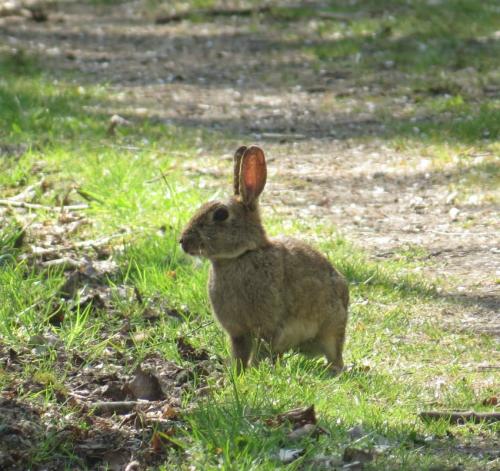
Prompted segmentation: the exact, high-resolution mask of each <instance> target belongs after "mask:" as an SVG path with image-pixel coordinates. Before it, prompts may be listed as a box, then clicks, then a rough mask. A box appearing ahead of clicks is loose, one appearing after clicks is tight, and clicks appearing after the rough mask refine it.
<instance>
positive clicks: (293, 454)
mask: <svg viewBox="0 0 500 471" xmlns="http://www.w3.org/2000/svg"><path fill="white" fill-rule="evenodd" d="M303 453H304V449H303V448H293V449H285V448H281V449H280V451H279V452H278V459H279V460H280V461H281V462H282V463H285V464H287V463H291V462H292V461H295V460H296V459H297V458H299V457H300V456H301V455H302V454H303Z"/></svg>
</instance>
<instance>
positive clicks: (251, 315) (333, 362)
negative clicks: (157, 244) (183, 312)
mask: <svg viewBox="0 0 500 471" xmlns="http://www.w3.org/2000/svg"><path fill="white" fill-rule="evenodd" d="M266 178H267V168H266V160H265V156H264V152H263V151H262V149H260V148H259V147H257V146H250V147H245V146H242V147H240V148H239V149H238V150H237V151H236V153H235V155H234V180H233V182H234V196H232V197H231V198H230V199H229V200H227V201H224V202H222V201H210V202H208V203H205V204H204V205H202V206H201V207H200V208H199V209H198V210H197V211H196V212H195V214H194V215H193V217H192V218H191V220H190V221H189V222H188V223H187V225H186V227H185V228H184V230H183V231H182V234H181V238H180V241H179V242H180V244H181V246H182V249H183V250H184V252H186V253H187V254H189V255H194V256H200V257H204V258H207V259H208V260H209V261H210V262H211V268H210V274H209V281H208V292H209V297H210V301H211V305H212V308H213V311H214V313H215V317H216V318H217V320H218V322H219V323H220V325H221V326H222V328H223V329H224V330H225V331H226V332H227V334H228V335H229V338H230V340H231V349H232V358H233V361H235V362H236V368H237V370H238V371H242V370H243V369H245V368H247V367H248V366H249V364H250V363H251V360H252V356H253V350H255V349H256V348H255V346H256V345H257V344H259V343H262V341H263V342H264V344H265V345H268V348H269V350H270V351H271V352H273V353H275V354H278V355H279V354H282V353H284V352H286V351H287V350H290V349H297V350H299V351H303V352H306V353H311V352H312V353H313V354H318V353H320V354H324V355H325V357H326V359H327V361H328V365H329V367H330V368H331V370H332V372H333V373H337V372H339V371H341V370H342V369H343V361H342V350H343V346H344V338H345V330H346V323H347V317H348V314H347V308H348V304H349V290H348V285H347V282H346V280H345V279H344V277H343V276H342V275H341V274H340V273H339V272H338V271H337V270H336V269H335V268H334V267H333V266H332V265H331V264H330V262H329V261H328V260H327V258H326V257H325V256H323V255H322V254H320V253H319V252H318V251H316V250H315V249H313V248H312V247H310V246H309V245H307V244H305V243H303V242H300V241H297V240H294V239H290V238H283V239H279V240H271V239H269V238H268V237H267V235H266V231H265V229H264V227H263V225H262V222H261V217H260V212H259V204H258V199H259V196H260V194H261V193H262V190H263V189H264V186H265V184H266Z"/></svg>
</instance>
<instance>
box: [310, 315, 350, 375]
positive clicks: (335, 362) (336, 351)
mask: <svg viewBox="0 0 500 471" xmlns="http://www.w3.org/2000/svg"><path fill="white" fill-rule="evenodd" d="M344 340H345V323H342V324H340V325H339V324H334V323H329V324H328V325H326V326H324V327H323V328H322V329H321V331H320V333H319V335H318V336H317V342H318V347H319V348H321V351H322V352H323V354H324V355H325V356H326V359H327V360H328V363H329V365H330V368H331V370H332V372H333V373H340V372H341V371H342V369H343V368H344V361H343V359H342V350H343V348H344Z"/></svg>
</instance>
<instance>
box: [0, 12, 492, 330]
mask: <svg viewBox="0 0 500 471" xmlns="http://www.w3.org/2000/svg"><path fill="white" fill-rule="evenodd" d="M271 26H272V25H271V23H266V21H265V20H263V21H262V22H260V20H259V21H256V20H249V19H248V18H238V17H232V18H223V19H217V20H215V21H213V22H210V23H209V22H190V21H182V22H177V23H171V24H167V25H161V26H160V25H155V24H154V21H153V20H152V18H151V17H148V15H144V14H143V13H142V12H141V8H140V4H139V3H137V4H136V3H126V4H118V5H114V6H112V7H106V8H104V7H96V6H91V5H77V4H66V5H64V6H60V7H59V9H57V7H52V8H51V10H49V20H48V21H46V22H34V21H27V20H26V19H25V18H16V17H9V18H4V19H2V20H1V23H0V42H1V43H4V44H7V45H8V47H14V48H18V49H24V50H26V51H30V52H34V53H36V54H38V55H42V56H43V57H44V62H45V63H46V64H48V65H49V66H50V68H51V70H52V73H53V74H54V75H57V73H58V70H70V71H73V72H75V71H76V72H77V73H78V74H79V75H77V78H76V80H78V81H79V82H81V83H82V84H86V83H92V84H96V83H110V84H111V85H112V87H113V89H114V90H115V91H116V96H117V97H118V100H117V101H115V103H114V105H115V109H110V110H109V112H110V115H111V114H113V113H115V112H120V113H121V114H126V115H127V116H129V117H130V116H134V115H136V116H138V117H148V118H149V119H156V120H161V121H164V122H166V123H173V124H176V125H179V126H182V127H186V128H196V129H199V128H201V129H210V130H216V131H220V132H221V133H222V134H223V135H227V136H233V139H234V138H236V137H241V142H249V141H253V142H259V143H262V145H263V146H264V147H265V148H266V149H267V152H268V155H269V156H270V157H271V159H272V163H271V167H272V174H271V176H270V185H269V193H268V195H267V198H266V201H265V203H266V204H267V205H272V206H273V209H274V210H276V211H278V212H279V213H283V214H285V215H287V216H289V217H293V218H295V217H299V218H300V217H304V218H306V217H307V218H310V217H315V218H318V219H319V220H321V221H325V222H329V223H333V224H335V225H336V226H337V227H338V228H339V230H340V231H341V232H342V233H343V234H344V235H345V236H346V237H347V238H348V239H350V240H353V241H354V242H355V243H357V244H359V245H360V246H363V247H365V248H367V249H368V251H369V253H370V254H371V255H372V256H373V257H374V258H376V259H383V258H389V257H398V256H401V254H402V253H404V252H405V251H408V250H412V251H413V252H415V253H417V256H418V257H419V258H420V259H425V260H426V267H425V268H424V271H425V272H426V273H427V274H428V275H429V276H430V277H433V278H440V279H445V280H446V283H447V286H448V287H447V292H446V293H444V294H443V296H452V297H455V298H456V299H458V300H461V301H463V302H462V303H461V306H462V307H461V308H459V309H458V310H459V311H460V312H459V313H457V316H459V319H460V320H461V321H463V322H465V323H466V324H467V325H466V326H467V327H468V326H473V327H474V328H475V329H478V330H481V331H488V332H490V333H493V332H495V333H497V334H498V333H500V322H499V315H498V311H499V306H500V297H499V295H500V289H499V285H498V279H499V278H500V244H499V240H498V234H499V233H500V224H499V213H498V207H497V206H495V204H494V203H492V202H489V201H488V199H486V200H483V199H482V198H481V197H480V195H475V194H472V195H470V196H469V197H468V199H466V200H465V202H463V199H462V200H460V201H459V202H458V203H457V201H456V199H457V197H458V196H459V195H454V193H453V191H452V190H453V188H454V187H455V186H456V183H457V182H459V181H460V179H461V178H462V177H463V176H464V175H463V173H462V170H460V168H459V167H458V166H453V165H449V166H447V167H445V168H444V169H440V170H439V171H438V170H435V169H434V168H433V166H432V165H431V163H430V160H428V159H426V158H425V149H423V148H422V147H420V146H415V148H414V149H413V150H404V149H403V150H395V146H391V147H389V146H388V145H387V144H385V143H384V142H386V141H384V139H383V138H382V137H378V136H380V135H381V134H382V133H384V137H387V136H388V135H389V137H394V136H391V133H392V130H391V129H390V128H389V129H388V128H387V125H386V122H384V121H383V120H382V119H381V118H380V113H379V111H380V109H381V108H383V109H384V111H385V112H386V113H389V114H391V115H392V117H393V119H394V120H398V119H401V120H405V119H408V118H406V116H408V111H409V109H410V106H411V100H406V101H405V100H401V97H400V96H394V97H393V96H391V95H390V93H387V90H388V89H390V88H391V87H402V86H404V82H405V75H404V74H403V73H401V72H398V71H396V70H394V69H391V70H380V71H374V72H373V73H372V74H368V75H366V76H362V77H359V76H357V75H355V74H353V73H352V71H350V70H343V69H341V68H338V69H336V68H335V67H334V66H333V67H330V68H328V69H318V68H317V67H315V66H314V64H313V62H312V59H311V57H310V56H309V55H308V54H307V53H306V52H304V49H303V47H302V46H303V44H304V43H305V44H314V42H315V41H317V40H318V39H317V38H318V36H317V33H316V31H315V26H314V24H312V23H311V21H309V20H308V21H304V22H300V21H298V22H294V23H293V24H292V25H288V26H287V25H280V26H279V27H271ZM297 37H299V38H301V40H297V39H296V38H297ZM45 58H46V61H45ZM374 96H375V97H376V98H377V100H376V102H374V101H373V97H374ZM339 98H341V100H340V99H339ZM394 132H396V131H394ZM230 150H231V149H227V151H230ZM469 157H470V159H476V160H477V161H478V162H480V159H481V158H482V156H481V155H476V154H474V153H473V152H472V153H471V154H470V156H469Z"/></svg>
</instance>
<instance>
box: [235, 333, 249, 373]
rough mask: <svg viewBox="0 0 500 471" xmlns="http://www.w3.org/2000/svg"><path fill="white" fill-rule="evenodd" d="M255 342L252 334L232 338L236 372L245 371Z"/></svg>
mask: <svg viewBox="0 0 500 471" xmlns="http://www.w3.org/2000/svg"><path fill="white" fill-rule="evenodd" d="M252 348H253V340H252V336H251V335H250V334H243V335H239V336H231V352H232V357H233V361H235V362H236V371H238V373H240V372H241V371H243V370H244V369H245V368H246V367H247V366H248V363H249V361H250V356H251V355H252Z"/></svg>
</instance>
